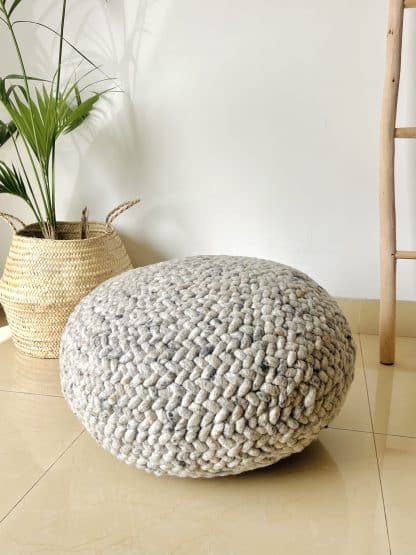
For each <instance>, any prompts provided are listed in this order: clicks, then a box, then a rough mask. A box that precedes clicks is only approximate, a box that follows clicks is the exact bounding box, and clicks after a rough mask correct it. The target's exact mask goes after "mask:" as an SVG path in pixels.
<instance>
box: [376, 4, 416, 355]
mask: <svg viewBox="0 0 416 555" xmlns="http://www.w3.org/2000/svg"><path fill="white" fill-rule="evenodd" d="M407 8H416V0H390V7H389V22H388V30H387V49H386V71H385V80H384V96H383V104H382V115H381V136H380V247H381V258H380V269H381V291H380V328H379V333H380V362H381V363H382V364H394V354H395V331H396V265H397V260H401V259H416V251H399V250H397V246H396V206H395V177H394V162H395V140H396V139H416V127H399V128H397V127H396V116H397V100H398V95H399V83H400V70H401V55H402V37H403V18H404V10H405V9H407Z"/></svg>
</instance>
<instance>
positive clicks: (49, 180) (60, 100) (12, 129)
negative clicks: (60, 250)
mask: <svg viewBox="0 0 416 555" xmlns="http://www.w3.org/2000/svg"><path fill="white" fill-rule="evenodd" d="M22 2H24V0H0V23H2V24H4V26H5V28H6V29H7V31H8V32H9V34H10V37H11V40H12V42H13V45H14V48H15V50H16V53H17V58H18V60H19V64H20V71H19V72H18V73H15V74H10V75H6V76H5V77H2V78H0V103H1V104H2V105H3V107H4V108H5V110H6V112H7V114H8V116H9V118H10V120H11V121H10V122H4V121H1V120H0V146H1V145H2V144H4V143H5V142H6V141H12V142H13V145H14V149H15V151H16V156H17V160H16V164H13V163H12V164H6V163H5V162H4V161H1V160H0V193H8V194H11V195H16V196H18V197H20V198H21V199H22V200H23V201H24V202H26V203H27V204H28V205H29V207H30V209H31V210H32V212H33V214H34V216H35V218H36V221H37V223H38V225H39V228H40V230H41V232H42V235H43V237H45V238H49V239H55V238H57V226H56V223H57V219H56V195H55V193H56V174H55V160H56V143H57V140H58V139H59V138H60V137H61V136H62V135H64V134H66V133H69V132H71V131H74V129H76V128H77V127H78V126H79V125H81V123H82V122H83V121H84V120H85V118H86V117H87V116H88V115H89V114H90V112H91V110H92V108H93V107H94V105H95V104H96V102H97V101H98V100H99V99H100V97H101V96H103V95H104V94H106V93H107V92H109V91H111V90H113V89H114V87H111V88H107V89H104V90H100V91H92V90H91V86H92V85H98V84H101V83H103V82H104V81H107V80H108V79H109V78H108V77H107V76H105V77H104V78H102V79H99V80H97V81H95V82H94V83H87V81H88V79H87V78H88V77H89V76H91V75H92V74H93V72H95V71H97V70H99V68H98V67H97V66H96V65H95V64H93V63H92V62H91V60H89V58H87V57H86V56H84V55H83V54H82V52H80V51H79V50H78V49H77V48H75V46H74V45H72V44H71V43H69V41H67V40H66V39H65V37H64V29H65V19H66V8H67V0H62V8H61V18H60V28H59V31H56V30H54V29H53V28H51V27H48V26H47V25H44V24H42V23H39V22H33V21H25V22H26V23H32V24H35V25H40V26H41V27H43V28H46V29H48V30H49V31H50V32H52V33H54V34H56V35H57V36H59V46H58V56H57V67H56V71H55V72H54V74H53V75H52V76H51V78H50V79H41V78H38V77H34V76H31V75H29V74H28V72H27V70H26V66H25V63H24V61H23V54H22V50H21V48H20V45H19V42H18V40H17V37H16V33H15V26H16V25H17V24H18V23H22V21H19V20H14V14H15V11H16V10H17V9H18V8H19V6H20V5H21V4H22ZM64 44H68V45H69V46H70V47H71V48H72V49H74V50H75V52H76V53H77V54H78V55H79V56H81V63H82V62H83V61H87V63H88V64H90V66H91V67H90V69H88V70H86V71H84V72H83V73H82V74H81V76H80V77H79V76H77V75H76V72H73V73H72V75H71V76H70V77H69V78H68V79H67V80H66V82H63V79H62V52H63V46H64ZM80 65H81V64H80ZM79 67H80V66H79ZM29 174H30V175H31V176H32V178H29Z"/></svg>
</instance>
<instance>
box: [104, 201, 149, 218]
mask: <svg viewBox="0 0 416 555" xmlns="http://www.w3.org/2000/svg"><path fill="white" fill-rule="evenodd" d="M139 202H140V199H139V198H136V199H135V200H128V201H127V202H123V204H120V206H117V208H114V210H112V211H111V212H110V213H109V214H108V216H107V217H106V219H105V223H106V224H107V225H110V224H112V223H113V221H114V220H115V219H116V218H118V216H120V214H122V213H123V212H125V211H126V210H128V209H129V208H131V207H132V206H134V205H136V204H138V203H139Z"/></svg>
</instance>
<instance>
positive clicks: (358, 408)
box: [330, 335, 371, 432]
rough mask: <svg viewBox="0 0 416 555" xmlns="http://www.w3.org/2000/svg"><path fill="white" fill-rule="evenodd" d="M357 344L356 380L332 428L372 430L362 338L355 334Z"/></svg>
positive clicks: (331, 425)
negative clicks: (362, 355) (362, 353)
mask: <svg viewBox="0 0 416 555" xmlns="http://www.w3.org/2000/svg"><path fill="white" fill-rule="evenodd" d="M354 340H355V344H356V346H357V357H356V361H355V375H354V381H353V382H352V384H351V388H350V390H349V392H348V396H347V399H346V401H345V403H344V406H343V407H342V409H341V412H340V413H339V415H338V416H337V417H336V418H335V420H333V421H332V423H331V424H330V428H344V429H348V430H360V431H365V432H371V418H370V409H369V406H368V397H367V390H366V385H365V377H364V369H363V361H362V357H361V348H360V338H359V336H358V335H354Z"/></svg>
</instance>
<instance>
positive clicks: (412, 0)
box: [404, 0, 416, 8]
mask: <svg viewBox="0 0 416 555" xmlns="http://www.w3.org/2000/svg"><path fill="white" fill-rule="evenodd" d="M404 7H405V8H416V0H404Z"/></svg>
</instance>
